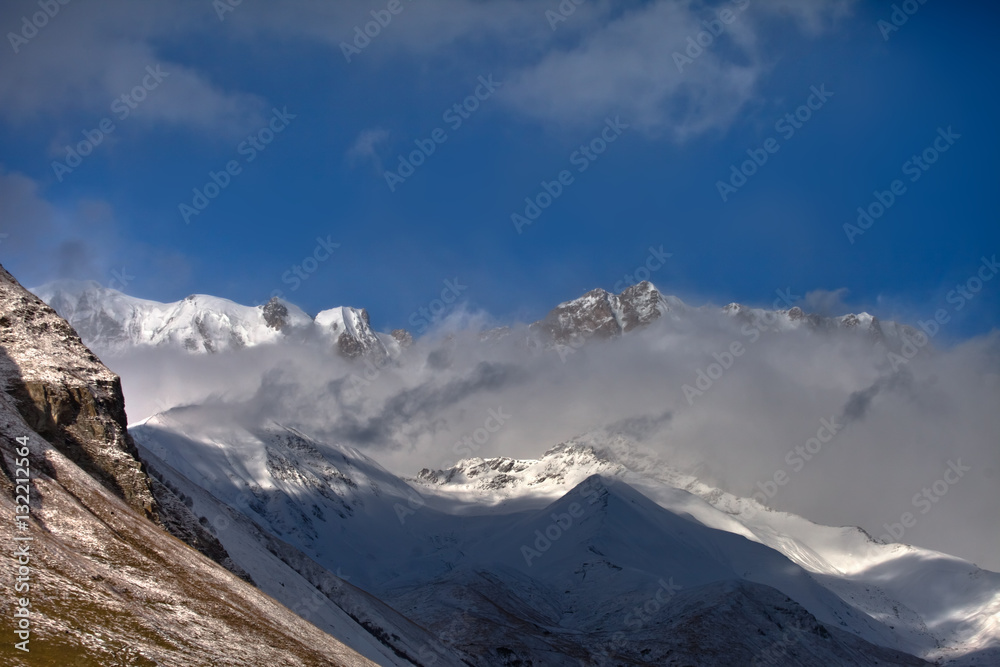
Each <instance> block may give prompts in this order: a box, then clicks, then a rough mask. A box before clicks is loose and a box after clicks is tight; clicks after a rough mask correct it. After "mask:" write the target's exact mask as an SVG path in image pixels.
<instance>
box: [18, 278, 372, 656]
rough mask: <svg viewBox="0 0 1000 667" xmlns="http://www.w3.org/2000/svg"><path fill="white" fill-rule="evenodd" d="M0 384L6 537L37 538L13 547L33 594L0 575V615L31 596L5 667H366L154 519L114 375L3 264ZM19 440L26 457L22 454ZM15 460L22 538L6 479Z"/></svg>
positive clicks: (157, 511)
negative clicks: (24, 511) (22, 639)
mask: <svg viewBox="0 0 1000 667" xmlns="http://www.w3.org/2000/svg"><path fill="white" fill-rule="evenodd" d="M0 383H2V385H3V388H4V391H3V392H0V516H2V517H3V520H2V521H0V540H2V541H3V543H4V544H5V545H14V544H16V543H17V542H15V537H30V538H31V540H30V541H28V540H22V541H20V543H19V546H20V544H25V543H26V544H29V545H30V546H29V548H28V553H29V555H28V556H27V558H28V559H29V564H28V565H27V566H26V567H28V568H30V569H29V572H28V574H27V575H26V576H27V577H28V578H27V579H23V580H22V581H21V582H20V583H21V584H24V583H27V584H28V586H29V588H28V589H27V590H24V589H23V586H21V590H18V591H16V592H15V591H14V590H13V585H14V574H15V570H14V568H15V567H16V564H15V561H14V560H13V559H4V560H5V563H4V568H6V571H5V572H4V573H3V574H2V576H0V601H2V602H0V608H2V613H3V615H4V617H5V618H7V619H11V618H13V617H14V612H15V607H14V600H15V597H16V598H18V599H20V598H22V597H24V598H26V599H28V600H30V607H29V609H30V613H29V617H28V619H29V627H30V629H29V632H30V635H29V637H28V639H29V644H28V645H26V648H28V649H29V651H30V652H27V653H26V652H22V651H20V650H18V649H17V648H15V646H14V642H13V641H11V636H12V635H11V634H9V632H8V633H5V634H7V639H5V641H4V642H3V643H2V644H0V663H2V664H5V665H25V666H27V665H30V666H31V667H39V666H46V665H53V666H54V665H82V666H86V665H94V666H95V667H96V666H99V665H100V666H104V665H130V666H133V665H134V666H144V665H177V666H182V665H183V666H185V667H186V666H189V665H213V666H220V665H234V666H235V665H288V666H292V665H303V666H304V665H316V666H318V665H367V664H373V663H371V662H370V661H368V660H366V659H364V658H362V657H361V656H359V655H358V654H357V653H355V652H354V651H352V650H350V649H348V648H347V647H345V646H344V645H343V644H342V643H340V642H339V641H337V640H335V639H333V638H332V637H330V636H329V635H326V634H324V633H323V632H321V631H320V630H318V629H317V628H316V627H314V626H313V625H311V624H309V623H307V622H305V621H304V620H302V619H301V618H299V617H298V616H296V615H295V614H293V613H292V612H291V611H289V610H288V609H286V608H285V607H283V606H281V605H280V604H279V603H277V602H276V601H275V600H274V599H272V598H270V597H268V596H267V595H264V594H263V593H261V592H260V591H259V590H258V589H256V588H254V587H253V586H252V585H250V584H249V583H247V582H246V581H244V580H243V579H241V578H240V577H238V576H236V575H235V574H233V573H231V572H229V571H227V570H226V569H224V568H223V567H221V566H220V565H218V564H217V563H215V562H213V561H212V560H209V559H208V558H207V557H205V556H203V555H201V554H199V553H198V552H197V551H195V550H194V549H192V548H190V547H189V546H187V545H186V544H184V543H183V542H181V541H180V540H178V539H176V538H175V537H172V536H171V535H169V534H168V533H167V532H165V530H164V529H163V528H162V527H161V526H160V525H158V524H157V523H155V522H154V520H157V519H158V517H159V515H160V513H161V512H162V511H163V510H164V508H162V507H161V506H160V504H159V503H158V502H157V501H156V500H154V498H153V493H152V492H151V481H150V479H149V478H148V477H147V476H146V474H145V472H144V470H143V467H142V465H141V464H140V463H139V461H138V460H137V458H136V457H135V450H134V446H133V445H131V439H130V438H128V436H127V434H126V433H125V421H124V417H125V413H124V406H123V402H122V396H121V389H120V386H119V384H118V378H117V376H115V375H114V374H112V373H111V372H110V371H108V370H107V369H106V368H105V367H104V366H103V365H102V364H100V362H99V361H98V360H97V359H96V357H94V356H93V355H92V354H91V353H90V352H89V351H88V350H87V349H86V348H85V347H84V346H83V344H82V343H81V342H80V340H79V338H78V337H77V335H76V334H75V332H73V330H72V329H71V328H70V327H69V326H68V325H67V324H66V323H65V322H64V321H63V320H62V319H61V318H59V317H58V316H57V315H56V314H55V313H54V312H53V311H52V310H51V309H50V308H48V307H47V306H46V305H45V304H43V303H42V302H41V301H40V300H39V299H37V298H36V297H35V296H33V295H31V294H30V293H28V292H27V291H25V290H24V289H23V288H21V286H20V285H19V284H18V283H17V281H16V280H14V279H13V277H11V276H10V274H8V273H7V272H6V271H4V270H3V269H2V268H0ZM43 435H44V436H45V437H43ZM18 438H21V440H20V441H18ZM23 442H27V445H26V446H27V449H28V452H29V454H28V456H27V457H19V456H17V455H16V450H17V449H21V453H24V452H23V449H22V447H23V446H24V445H22V443H23ZM19 458H20V459H22V460H21V461H18V459H19ZM23 458H27V459H28V463H29V466H28V468H29V470H30V479H31V496H30V518H29V519H27V521H26V523H25V524H24V525H23V530H22V529H20V527H19V526H18V525H17V524H15V521H14V517H15V511H16V510H15V505H14V502H15V501H14V498H15V484H14V481H13V480H14V479H15V477H16V476H17V466H16V464H17V463H21V464H23V463H25V461H23ZM22 468H23V465H22ZM167 511H168V512H169V509H168V510H167ZM5 550H7V548H6V547H5ZM11 550H13V547H11ZM23 559H24V557H22V560H23ZM8 627H9V626H8Z"/></svg>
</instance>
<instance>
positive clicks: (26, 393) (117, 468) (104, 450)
mask: <svg viewBox="0 0 1000 667" xmlns="http://www.w3.org/2000/svg"><path fill="white" fill-rule="evenodd" d="M0 312H2V313H3V314H2V315H0V348H2V349H3V351H4V352H6V355H7V356H6V358H5V359H3V361H4V362H5V363H7V365H8V368H6V369H5V370H6V372H4V373H3V376H4V377H5V379H6V387H5V390H6V392H7V393H8V394H9V395H10V396H11V397H12V398H14V400H15V402H16V405H17V409H18V412H20V414H21V417H22V418H23V419H24V421H25V422H26V423H27V424H28V425H29V426H30V427H31V428H32V430H34V431H35V432H36V433H38V434H39V435H40V436H42V437H43V438H45V439H46V440H48V441H49V442H50V443H52V444H53V445H54V446H55V447H56V448H57V449H58V450H59V451H60V452H61V453H62V454H63V455H64V456H66V457H67V458H68V459H69V460H71V461H73V462H74V463H75V464H76V465H78V466H80V468H82V469H83V470H84V471H85V472H87V473H88V474H89V475H91V476H92V477H93V478H94V479H96V480H98V481H99V482H101V484H103V485H104V486H105V488H107V489H108V490H109V491H111V492H112V493H114V494H115V495H117V496H118V497H119V498H122V499H123V500H125V502H127V503H128V504H129V505H130V506H131V507H132V508H133V509H135V510H137V511H139V512H141V513H142V514H144V515H145V516H146V517H147V518H149V519H152V520H153V521H155V522H157V523H159V524H160V525H161V526H163V527H164V528H165V529H166V530H167V531H168V532H170V533H171V534H172V535H174V536H175V537H177V538H178V539H180V540H182V541H183V542H185V543H186V544H188V545H189V546H192V547H194V548H195V549H197V550H198V551H200V552H201V553H203V554H204V555H206V556H208V557H209V558H211V559H212V560H214V561H216V562H218V563H220V564H222V565H223V566H225V567H227V569H231V571H233V572H235V573H236V574H238V575H240V574H241V573H242V575H243V576H245V573H243V572H242V570H239V569H238V568H235V566H233V565H232V563H231V561H230V560H229V555H228V554H227V553H226V550H225V549H224V548H223V547H222V544H221V543H220V542H219V541H218V540H217V539H216V538H215V537H213V536H212V535H211V534H210V533H209V532H208V531H206V530H205V529H204V528H202V527H201V526H200V525H199V524H198V519H197V517H195V516H194V515H193V514H192V513H191V512H190V511H189V510H188V509H187V508H186V507H185V506H184V504H183V502H182V501H181V499H179V498H177V497H175V496H174V494H173V493H171V492H170V490H169V489H167V488H166V487H164V486H162V485H160V484H158V483H157V482H155V481H154V480H151V479H150V478H149V477H148V476H147V474H146V469H145V466H144V464H143V463H142V460H141V459H140V458H139V453H138V451H137V450H136V447H135V443H134V442H133V440H132V436H131V435H130V434H129V433H128V430H127V428H126V425H127V423H128V420H127V417H126V414H125V398H124V396H123V395H122V389H121V382H120V380H119V378H118V376H117V375H115V374H114V373H112V372H111V371H110V370H108V369H107V368H106V367H105V366H104V365H103V364H102V363H101V362H100V361H99V360H98V359H97V357H96V356H94V354H93V353H92V352H91V351H90V350H88V349H87V348H86V347H85V346H84V345H83V343H82V342H81V341H80V338H79V336H77V335H76V332H75V331H73V329H72V327H70V326H69V324H67V323H66V322H65V320H63V319H62V318H61V317H59V316H58V315H57V314H56V313H55V311H53V310H52V309H51V308H49V307H48V306H47V305H45V304H44V303H43V302H42V301H41V300H40V299H38V298H37V297H36V296H34V295H33V294H31V293H30V292H28V291H27V290H25V289H24V288H22V287H21V286H20V285H19V284H18V283H17V281H16V280H15V279H14V278H13V277H12V276H11V275H10V274H9V273H7V272H6V271H3V269H2V268H0Z"/></svg>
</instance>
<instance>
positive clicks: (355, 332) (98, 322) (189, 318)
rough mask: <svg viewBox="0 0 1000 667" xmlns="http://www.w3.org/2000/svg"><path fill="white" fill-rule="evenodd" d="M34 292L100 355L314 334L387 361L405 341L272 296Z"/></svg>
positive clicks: (73, 287) (205, 348)
mask: <svg viewBox="0 0 1000 667" xmlns="http://www.w3.org/2000/svg"><path fill="white" fill-rule="evenodd" d="M34 292H35V294H37V295H38V296H39V297H40V298H41V299H42V300H43V301H45V302H46V303H47V304H49V305H50V306H51V307H52V308H53V309H54V310H55V311H56V312H57V313H59V314H60V315H61V316H62V317H63V318H65V319H66V320H67V321H68V322H69V323H70V324H71V325H72V326H73V327H74V328H75V329H76V330H77V331H78V332H79V334H80V337H81V338H82V339H83V340H84V342H85V343H86V344H87V345H88V346H90V347H92V348H93V349H95V350H97V351H98V352H99V353H101V354H115V353H118V352H122V351H125V350H128V349H130V348H134V347H145V346H162V347H174V348H179V349H184V350H188V351H191V352H220V351H223V350H234V349H240V348H244V347H253V346H256V345H263V344H268V343H276V342H279V341H286V340H291V341H294V340H297V339H303V338H306V337H308V336H319V337H321V338H322V339H326V340H328V341H329V344H330V346H331V348H332V349H334V350H336V351H337V352H338V353H340V354H342V355H344V356H345V357H348V358H355V357H358V356H361V355H365V354H373V355H376V356H383V357H384V356H390V355H392V354H395V353H396V352H398V349H399V347H400V341H401V340H405V336H403V333H404V332H401V331H400V332H397V333H396V336H395V337H394V336H393V335H390V334H382V333H377V332H375V331H373V330H372V328H371V324H370V323H369V319H368V311H366V310H364V309H360V308H350V307H346V306H344V307H338V308H331V309H329V310H324V311H322V312H320V313H318V314H317V315H316V317H315V318H312V317H309V316H308V315H307V314H306V313H305V312H303V311H302V310H301V309H300V308H298V307H297V306H295V305H293V304H291V303H288V302H287V301H283V300H281V299H278V298H277V297H275V298H273V299H271V300H270V301H269V302H267V303H266V304H263V305H261V306H242V305H240V304H238V303H235V302H233V301H230V300H228V299H221V298H218V297H213V296H206V295H204V294H193V295H191V296H189V297H187V298H185V299H182V300H180V301H176V302H174V303H160V302H157V301H149V300H146V299H138V298H135V297H131V296H128V295H125V294H122V293H121V292H119V291H117V290H113V289H110V288H107V287H103V286H101V285H100V284H99V283H96V282H93V281H89V282H79V281H58V282H54V283H49V284H46V285H44V286H42V287H39V288H36V289H35V290H34Z"/></svg>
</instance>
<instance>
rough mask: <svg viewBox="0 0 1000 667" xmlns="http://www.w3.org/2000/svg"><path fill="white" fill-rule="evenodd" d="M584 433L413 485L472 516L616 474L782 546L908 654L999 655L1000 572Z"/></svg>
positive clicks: (702, 518)
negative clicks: (532, 457)
mask: <svg viewBox="0 0 1000 667" xmlns="http://www.w3.org/2000/svg"><path fill="white" fill-rule="evenodd" d="M579 440H580V441H581V442H574V443H565V444H563V445H560V446H557V447H555V448H553V449H552V450H550V451H549V452H547V453H546V455H545V456H543V457H542V458H541V459H540V460H538V461H523V460H522V461H518V460H513V459H505V458H496V459H489V460H486V461H483V460H481V459H472V460H466V461H460V462H459V463H458V464H456V466H455V467H454V468H452V469H450V470H447V471H430V470H424V471H421V473H420V474H419V475H418V476H417V478H415V479H414V480H412V481H413V482H414V484H415V485H416V486H417V488H418V489H420V491H421V493H422V494H423V495H424V496H425V497H426V498H427V502H428V505H429V506H433V507H437V508H441V509H443V510H448V508H453V509H451V510H450V511H454V512H456V513H461V514H469V513H475V512H479V513H496V512H506V511H509V508H515V507H516V508H527V507H532V508H543V507H544V506H545V505H546V504H548V503H550V502H552V500H553V499H555V498H557V497H560V496H562V495H563V494H564V493H565V491H566V489H567V487H568V486H571V485H573V484H576V483H579V482H580V481H582V480H583V479H584V478H585V477H586V476H587V475H590V474H593V473H595V472H596V473H600V474H602V475H609V474H611V475H615V476H616V477H617V478H618V479H621V480H623V481H625V482H627V484H628V485H629V486H630V487H633V488H635V489H636V490H638V491H640V492H641V493H642V494H644V495H645V496H646V497H648V498H649V499H650V500H652V501H654V502H656V503H657V504H658V505H660V506H661V507H664V508H667V509H670V510H672V511H673V512H675V513H677V514H678V515H682V516H690V517H692V518H693V519H695V520H697V521H698V522H699V523H700V524H702V525H705V526H710V527H712V528H716V529H719V530H723V531H727V532H729V533H733V534H735V535H739V536H742V537H744V538H746V539H749V540H752V541H754V542H759V543H761V544H764V545H767V546H768V547H771V548H772V549H774V550H776V551H778V552H780V553H782V554H784V555H785V556H786V557H787V558H788V559H790V560H791V561H792V562H794V563H796V564H797V565H799V566H801V567H802V568H803V569H804V570H805V571H808V572H810V573H811V574H812V577H813V579H814V580H815V581H816V582H817V583H818V584H820V585H822V586H824V587H825V588H827V589H828V590H829V591H831V592H833V593H834V594H836V595H837V596H839V597H840V598H841V599H842V600H843V601H844V602H846V603H847V604H849V605H851V606H852V607H854V608H855V609H857V610H859V611H861V612H864V613H865V614H867V615H869V616H871V617H872V618H875V619H878V620H879V621H881V622H882V623H884V624H885V625H886V626H888V627H890V629H892V630H893V632H894V634H895V635H896V636H897V638H898V639H899V641H900V642H901V643H900V644H898V645H897V646H900V647H902V648H904V649H905V650H906V651H908V652H910V653H913V654H915V655H921V656H922V657H924V658H926V659H928V660H946V661H947V660H951V661H955V662H954V664H990V661H997V660H1000V574H997V573H994V572H989V571H986V570H982V569H980V568H978V567H976V566H975V565H974V564H972V563H969V562H968V561H964V560H962V559H959V558H955V557H952V556H948V555H946V554H941V553H938V552H934V551H931V550H927V549H920V548H916V547H912V546H909V545H899V544H888V545H884V544H880V543H877V542H875V541H873V540H872V539H871V538H870V536H868V535H867V534H866V533H865V532H864V531H862V530H860V529H858V528H854V527H827V526H819V525H816V524H814V523H812V522H810V521H807V520H806V519H803V518H801V517H798V516H795V515H792V514H787V513H783V512H774V511H771V510H769V509H766V508H764V507H762V506H761V505H759V504H758V503H757V502H756V501H755V500H752V499H747V498H739V497H737V496H734V495H732V494H729V493H727V492H725V491H722V490H720V489H717V488H714V487H711V486H709V485H706V484H704V483H703V482H701V481H699V480H698V479H696V478H695V477H693V476H691V475H690V474H685V473H682V472H681V471H678V470H676V469H673V468H670V467H669V466H667V465H664V464H663V463H662V462H659V461H656V460H655V459H651V458H648V457H644V456H642V455H641V454H639V453H637V452H635V451H633V450H630V449H629V448H628V446H627V444H626V443H624V442H623V441H622V440H621V439H618V440H617V441H609V440H608V439H607V438H606V437H603V436H601V437H593V436H591V437H584V438H581V439H579ZM595 443H599V445H598V446H597V449H596V451H595V446H594V445H595ZM556 471H559V472H556ZM476 498H478V499H479V502H476V500H475V499H476ZM768 583H771V582H768ZM772 585H773V583H772ZM791 597H793V598H794V597H795V596H791ZM796 599H797V598H796ZM810 611H812V610H810ZM884 645H885V644H884ZM963 656H969V657H968V658H967V659H965V658H963ZM973 656H975V658H973ZM974 659H975V661H973V660H974Z"/></svg>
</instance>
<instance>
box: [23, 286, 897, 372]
mask: <svg viewBox="0 0 1000 667" xmlns="http://www.w3.org/2000/svg"><path fill="white" fill-rule="evenodd" d="M34 292H35V294H37V295H38V296H39V297H40V298H41V299H42V300H43V301H45V302H46V303H47V304H49V305H50V306H51V307H52V308H53V309H55V310H56V312H58V313H59V314H60V315H61V316H62V317H63V318H65V319H66V320H67V321H68V322H69V323H70V324H71V325H72V326H73V327H74V328H75V329H76V330H77V331H78V332H79V334H80V336H81V338H82V339H83V341H84V342H85V343H86V344H87V345H88V346H90V347H91V348H93V349H95V350H97V351H98V352H99V353H101V354H106V355H107V354H116V353H120V352H123V351H126V350H128V349H131V348H135V347H148V346H163V347H173V348H178V349H184V350H188V351H191V352H219V351H223V350H234V349H240V348H244V347H252V346H256V345H262V344H270V343H278V342H282V341H291V342H295V341H297V340H303V339H306V338H309V337H311V336H319V337H320V338H321V339H323V340H326V341H329V344H330V347H331V349H334V350H336V351H337V352H338V353H339V354H341V355H343V356H344V357H347V358H350V359H354V358H358V357H362V356H371V357H373V358H375V359H377V360H384V359H387V358H392V357H396V356H398V355H399V353H400V351H401V349H402V348H404V347H406V346H407V345H408V344H409V343H410V342H411V341H412V337H411V335H410V334H409V332H407V331H405V330H404V329H395V330H393V331H392V332H391V333H382V332H377V331H374V330H373V329H372V327H371V324H370V321H369V317H368V311H367V310H365V309H362V308H351V307H346V306H343V307H336V308H330V309H328V310H324V311H322V312H320V313H318V314H317V315H316V317H315V318H313V317H310V316H309V315H307V314H306V313H305V312H304V311H302V310H301V309H300V308H298V307H297V306H295V305H293V304H291V303H289V302H287V301H284V300H281V299H278V298H277V297H275V298H273V299H271V300H270V301H269V302H268V303H266V304H263V305H261V306H242V305H240V304H237V303H235V302H233V301H230V300H228V299H222V298H218V297H212V296H206V295H201V294H196V295H191V296H189V297H187V298H185V299H182V300H181V301H177V302H174V303H159V302H156V301H149V300H146V299H138V298H135V297H131V296H127V295H125V294H122V293H121V292H118V291H116V290H113V289H110V288H106V287H103V286H101V285H100V284H99V283H96V282H93V281H88V282H80V281H57V282H53V283H49V284H46V285H43V286H42V287H39V288H36V289H35V290H34ZM706 313H708V314H712V315H716V316H718V317H721V318H726V319H732V320H733V321H734V323H735V324H736V325H737V326H740V325H743V326H746V325H753V326H754V327H756V328H758V329H759V330H761V331H765V330H767V331H776V332H781V331H798V330H805V331H811V332H822V331H834V330H841V331H857V332H859V333H860V334H862V335H864V336H867V337H868V338H869V339H870V340H872V341H873V342H875V343H883V344H886V345H887V346H888V347H890V348H892V349H897V348H898V347H899V345H900V343H901V342H902V338H901V337H902V336H903V335H906V336H911V335H913V334H915V333H916V331H915V330H914V329H912V328H911V327H908V326H906V325H898V324H896V323H894V322H880V321H879V320H878V318H876V317H874V316H872V315H869V314H868V313H860V314H847V315H843V316H838V317H823V316H819V315H815V314H806V313H804V312H803V311H802V309H801V308H799V307H797V306H790V307H789V308H787V309H784V310H768V309H762V308H750V307H747V306H743V305H740V304H737V303H731V304H729V305H727V306H725V307H724V308H721V309H717V308H713V307H708V306H701V307H692V306H689V305H687V304H685V303H684V302H683V301H681V299H679V298H677V297H675V296H669V295H664V294H662V293H661V292H660V291H659V290H658V289H657V288H656V287H655V286H654V285H653V284H652V283H650V282H649V281H643V282H641V283H638V284H636V285H632V286H630V287H628V288H626V289H625V290H623V291H622V292H621V293H620V294H612V293H610V292H608V291H606V290H603V289H594V290H591V291H590V292H587V293H586V294H584V295H583V296H581V297H579V298H577V299H572V300H570V301H565V302H563V303H560V304H558V305H557V306H556V307H555V308H553V309H552V310H551V311H550V312H549V313H548V314H547V315H546V316H545V317H544V318H543V319H541V320H539V321H537V322H534V323H532V324H530V325H529V326H528V332H529V334H530V335H531V336H532V341H530V342H531V343H532V344H541V345H544V346H555V347H557V348H558V347H564V346H567V345H569V346H578V345H580V344H582V343H583V342H584V341H586V340H588V339H591V338H595V339H608V338H614V337H618V336H620V335H622V334H625V333H628V332H631V331H635V330H638V329H642V328H644V327H647V326H649V325H650V324H652V323H653V322H656V321H658V320H661V318H664V317H666V318H667V320H668V322H669V323H670V324H672V325H674V326H677V327H681V328H684V327H685V325H686V324H688V323H689V320H690V318H691V317H692V316H694V315H696V314H700V315H704V314H706ZM509 333H510V329H509V328H507V327H503V328H499V329H493V330H489V331H485V332H483V334H482V336H483V339H484V340H495V339H498V338H502V337H504V336H505V335H507V334H509Z"/></svg>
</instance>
